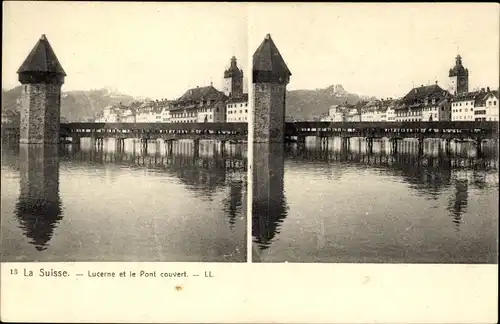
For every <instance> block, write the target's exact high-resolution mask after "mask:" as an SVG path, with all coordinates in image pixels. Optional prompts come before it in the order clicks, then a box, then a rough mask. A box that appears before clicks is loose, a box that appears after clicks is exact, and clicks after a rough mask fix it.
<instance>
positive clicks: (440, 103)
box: [395, 83, 451, 122]
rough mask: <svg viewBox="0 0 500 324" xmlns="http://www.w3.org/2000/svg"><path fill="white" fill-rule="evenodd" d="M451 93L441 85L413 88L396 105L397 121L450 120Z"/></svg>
mask: <svg viewBox="0 0 500 324" xmlns="http://www.w3.org/2000/svg"><path fill="white" fill-rule="evenodd" d="M450 100H451V95H450V94H449V92H448V91H446V90H443V89H441V87H440V86H439V85H437V83H436V84H434V85H429V86H420V87H418V88H414V89H412V90H411V91H410V92H408V94H406V96H404V97H403V98H402V99H401V100H399V102H398V105H397V106H396V107H395V121H399V122H416V121H449V120H451V110H450Z"/></svg>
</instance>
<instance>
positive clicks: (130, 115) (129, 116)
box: [121, 107, 135, 123]
mask: <svg viewBox="0 0 500 324" xmlns="http://www.w3.org/2000/svg"><path fill="white" fill-rule="evenodd" d="M121 122H122V123H135V113H134V111H133V110H132V109H131V108H129V107H124V108H123V110H122V116H121Z"/></svg>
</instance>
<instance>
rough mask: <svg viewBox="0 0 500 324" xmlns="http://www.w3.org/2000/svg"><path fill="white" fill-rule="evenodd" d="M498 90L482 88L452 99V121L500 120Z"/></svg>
mask: <svg viewBox="0 0 500 324" xmlns="http://www.w3.org/2000/svg"><path fill="white" fill-rule="evenodd" d="M498 107H499V103H498V91H491V90H490V89H489V88H487V89H484V88H482V89H481V90H479V91H473V92H468V93H463V94H460V95H457V96H455V97H454V98H453V99H452V103H451V109H452V121H498Z"/></svg>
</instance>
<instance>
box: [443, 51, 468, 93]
mask: <svg viewBox="0 0 500 324" xmlns="http://www.w3.org/2000/svg"><path fill="white" fill-rule="evenodd" d="M449 78H450V83H449V85H448V91H449V92H450V93H451V94H452V95H459V94H462V93H467V92H468V91H469V70H467V69H466V68H465V67H464V66H463V65H462V57H461V56H460V55H457V57H456V58H455V66H454V67H453V68H451V69H450V73H449Z"/></svg>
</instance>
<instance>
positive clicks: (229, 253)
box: [2, 139, 247, 262]
mask: <svg viewBox="0 0 500 324" xmlns="http://www.w3.org/2000/svg"><path fill="white" fill-rule="evenodd" d="M161 144H162V143H161V141H158V144H157V143H156V142H150V143H148V148H147V150H144V145H143V144H142V143H133V140H126V141H125V145H124V146H123V147H122V148H121V149H117V146H116V145H115V143H114V142H113V139H107V140H105V141H104V145H103V146H102V147H97V148H96V147H95V146H94V145H92V143H91V142H90V140H89V142H88V143H87V142H86V140H85V139H82V143H81V145H61V146H60V147H58V146H47V147H44V146H33V145H29V146H25V147H24V146H22V145H21V147H20V149H16V148H15V147H9V146H6V145H4V146H2V245H3V247H5V248H3V249H2V260H6V261H176V262H182V261H186V262H189V261H203V262H244V261H246V247H245V246H246V238H245V237H246V220H245V219H246V183H247V181H246V170H247V161H246V146H245V145H241V144H238V145H230V144H228V143H226V147H225V149H221V147H220V143H217V142H213V141H202V142H201V143H200V147H199V154H193V149H192V147H191V146H192V145H193V144H192V142H191V143H190V142H187V143H184V141H178V142H176V143H174V144H173V145H172V150H171V151H168V150H165V147H162V145H161ZM16 146H17V145H16ZM13 215H15V216H16V217H14V218H13V217H12V216H13ZM23 237H25V238H24V239H23ZM26 238H27V240H26ZM33 247H34V248H33Z"/></svg>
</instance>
